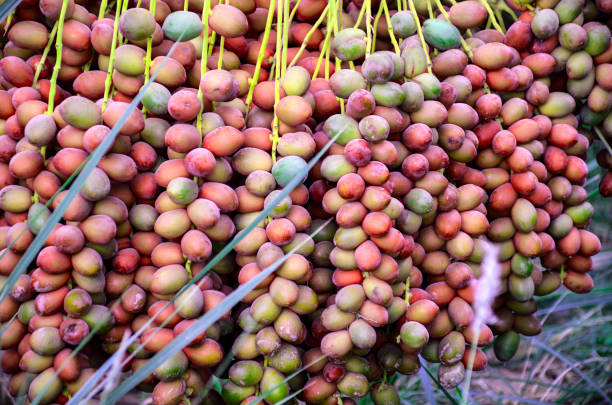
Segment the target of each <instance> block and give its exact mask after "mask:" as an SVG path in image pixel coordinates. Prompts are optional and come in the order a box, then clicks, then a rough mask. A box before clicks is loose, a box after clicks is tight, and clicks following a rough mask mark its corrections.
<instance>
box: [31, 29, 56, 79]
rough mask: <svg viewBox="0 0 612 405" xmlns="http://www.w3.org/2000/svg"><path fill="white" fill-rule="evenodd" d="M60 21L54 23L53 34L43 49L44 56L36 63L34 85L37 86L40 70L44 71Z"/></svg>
mask: <svg viewBox="0 0 612 405" xmlns="http://www.w3.org/2000/svg"><path fill="white" fill-rule="evenodd" d="M57 26H58V21H56V22H55V24H53V29H51V34H49V41H48V42H47V46H45V49H44V50H43V53H42V56H41V57H40V60H39V61H38V63H37V64H36V72H35V73H34V80H33V81H32V87H34V88H36V83H38V76H40V72H41V71H42V68H43V66H45V61H46V60H47V55H49V51H50V50H51V44H52V43H53V40H54V39H55V35H56V33H57Z"/></svg>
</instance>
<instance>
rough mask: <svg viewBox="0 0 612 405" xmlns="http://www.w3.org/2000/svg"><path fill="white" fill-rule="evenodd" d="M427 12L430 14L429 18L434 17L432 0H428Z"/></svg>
mask: <svg viewBox="0 0 612 405" xmlns="http://www.w3.org/2000/svg"><path fill="white" fill-rule="evenodd" d="M427 14H428V15H429V18H434V14H433V10H432V8H431V1H430V0H427Z"/></svg>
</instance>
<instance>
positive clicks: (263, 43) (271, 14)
mask: <svg viewBox="0 0 612 405" xmlns="http://www.w3.org/2000/svg"><path fill="white" fill-rule="evenodd" d="M206 1H209V0H206ZM275 8H276V2H274V1H272V2H271V3H270V7H269V8H268V16H267V17H266V28H265V30H264V36H263V38H262V39H261V45H260V46H259V55H257V63H256V64H255V70H254V71H253V77H252V78H251V83H250V86H249V92H248V94H247V98H246V102H245V104H246V114H245V115H248V114H249V108H250V106H251V101H252V100H253V90H254V89H255V85H256V84H257V82H258V81H259V71H260V70H261V63H262V62H263V58H264V56H265V54H266V49H267V47H268V38H270V29H271V28H272V19H273V18H274V9H275ZM202 18H203V17H202ZM207 26H208V23H207ZM207 32H208V31H207ZM202 63H204V61H202Z"/></svg>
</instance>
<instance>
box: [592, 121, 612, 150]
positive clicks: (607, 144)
mask: <svg viewBox="0 0 612 405" xmlns="http://www.w3.org/2000/svg"><path fill="white" fill-rule="evenodd" d="M593 129H594V130H595V133H596V134H597V136H598V137H599V139H600V140H601V142H602V143H603V144H604V146H605V148H606V149H607V150H608V153H609V154H610V155H612V148H610V144H609V143H608V141H607V140H606V137H605V136H604V134H603V133H602V132H601V130H600V129H599V128H597V127H593Z"/></svg>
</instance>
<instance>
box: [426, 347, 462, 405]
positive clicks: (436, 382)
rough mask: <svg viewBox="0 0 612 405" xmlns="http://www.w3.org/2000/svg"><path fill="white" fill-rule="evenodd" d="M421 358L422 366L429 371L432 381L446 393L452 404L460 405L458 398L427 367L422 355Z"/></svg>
mask: <svg viewBox="0 0 612 405" xmlns="http://www.w3.org/2000/svg"><path fill="white" fill-rule="evenodd" d="M419 359H420V360H421V368H422V369H423V370H425V371H426V372H427V375H428V376H429V378H431V379H432V381H433V382H434V383H435V384H436V386H437V387H438V388H439V389H440V390H441V391H442V393H444V396H445V397H446V398H448V400H449V401H450V402H451V403H452V404H454V405H458V403H457V400H456V399H455V398H454V397H453V396H452V395H451V394H450V393H449V392H448V391H447V390H446V388H444V387H443V386H442V384H440V381H438V379H437V378H436V377H435V376H434V375H433V374H432V373H431V371H429V369H428V368H427V367H425V364H424V363H425V361H424V359H423V358H422V357H421V356H419Z"/></svg>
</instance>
